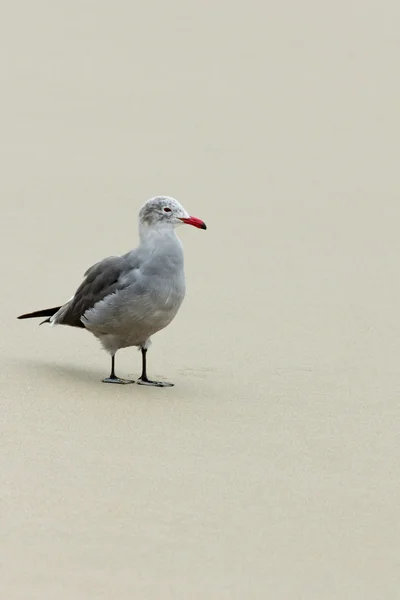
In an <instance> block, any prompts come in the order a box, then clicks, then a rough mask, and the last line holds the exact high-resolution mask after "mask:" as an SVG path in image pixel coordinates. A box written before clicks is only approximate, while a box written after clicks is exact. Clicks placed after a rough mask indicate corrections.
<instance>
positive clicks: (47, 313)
mask: <svg viewBox="0 0 400 600" xmlns="http://www.w3.org/2000/svg"><path fill="white" fill-rule="evenodd" d="M60 308H61V306H56V307H55V308H45V309H44V310H37V311H35V312H31V313H26V314H25V315H20V316H19V317H18V319H33V318H34V317H52V316H53V315H55V314H56V312H57V311H58V310H60ZM49 321H50V319H46V320H45V321H43V323H48V322H49ZM40 324H42V323H40Z"/></svg>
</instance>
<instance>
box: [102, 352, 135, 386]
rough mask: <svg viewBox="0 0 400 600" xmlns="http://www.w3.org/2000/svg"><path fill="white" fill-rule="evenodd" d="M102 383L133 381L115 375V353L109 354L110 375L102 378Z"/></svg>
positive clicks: (132, 381)
mask: <svg viewBox="0 0 400 600" xmlns="http://www.w3.org/2000/svg"><path fill="white" fill-rule="evenodd" d="M103 383H121V384H124V383H135V382H134V380H133V379H120V378H119V377H117V376H116V375H115V354H113V355H112V356H111V373H110V377H106V378H105V379H103Z"/></svg>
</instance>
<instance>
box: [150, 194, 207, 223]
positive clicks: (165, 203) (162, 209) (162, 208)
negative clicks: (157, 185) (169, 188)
mask: <svg viewBox="0 0 400 600" xmlns="http://www.w3.org/2000/svg"><path fill="white" fill-rule="evenodd" d="M182 223H186V224H187V225H193V226H194V227H197V228H198V229H207V227H206V224H205V223H204V221H201V219H198V218H197V217H191V216H190V215H189V214H188V213H187V212H186V210H185V209H184V208H183V206H182V205H181V204H179V202H178V201H177V200H175V198H171V197H170V196H156V197H155V198H151V199H150V200H148V201H147V202H146V203H145V204H144V205H143V206H142V208H141V210H140V212H139V224H140V226H144V227H146V226H147V227H150V228H163V227H177V226H178V225H182Z"/></svg>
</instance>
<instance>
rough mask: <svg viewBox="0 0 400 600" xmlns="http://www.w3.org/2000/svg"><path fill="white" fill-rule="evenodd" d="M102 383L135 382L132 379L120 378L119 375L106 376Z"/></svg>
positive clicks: (123, 383)
mask: <svg viewBox="0 0 400 600" xmlns="http://www.w3.org/2000/svg"><path fill="white" fill-rule="evenodd" d="M102 383H119V384H121V385H125V384H127V383H135V380H134V379H120V378H119V377H106V378H105V379H103V381H102Z"/></svg>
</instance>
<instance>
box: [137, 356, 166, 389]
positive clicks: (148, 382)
mask: <svg viewBox="0 0 400 600" xmlns="http://www.w3.org/2000/svg"><path fill="white" fill-rule="evenodd" d="M141 351H142V374H141V376H140V377H139V379H138V380H137V382H136V383H138V384H139V385H155V386H156V387H171V386H173V385H174V384H173V383H168V382H167V381H151V380H150V379H149V378H148V377H147V361H146V354H147V350H146V349H145V348H141Z"/></svg>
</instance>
